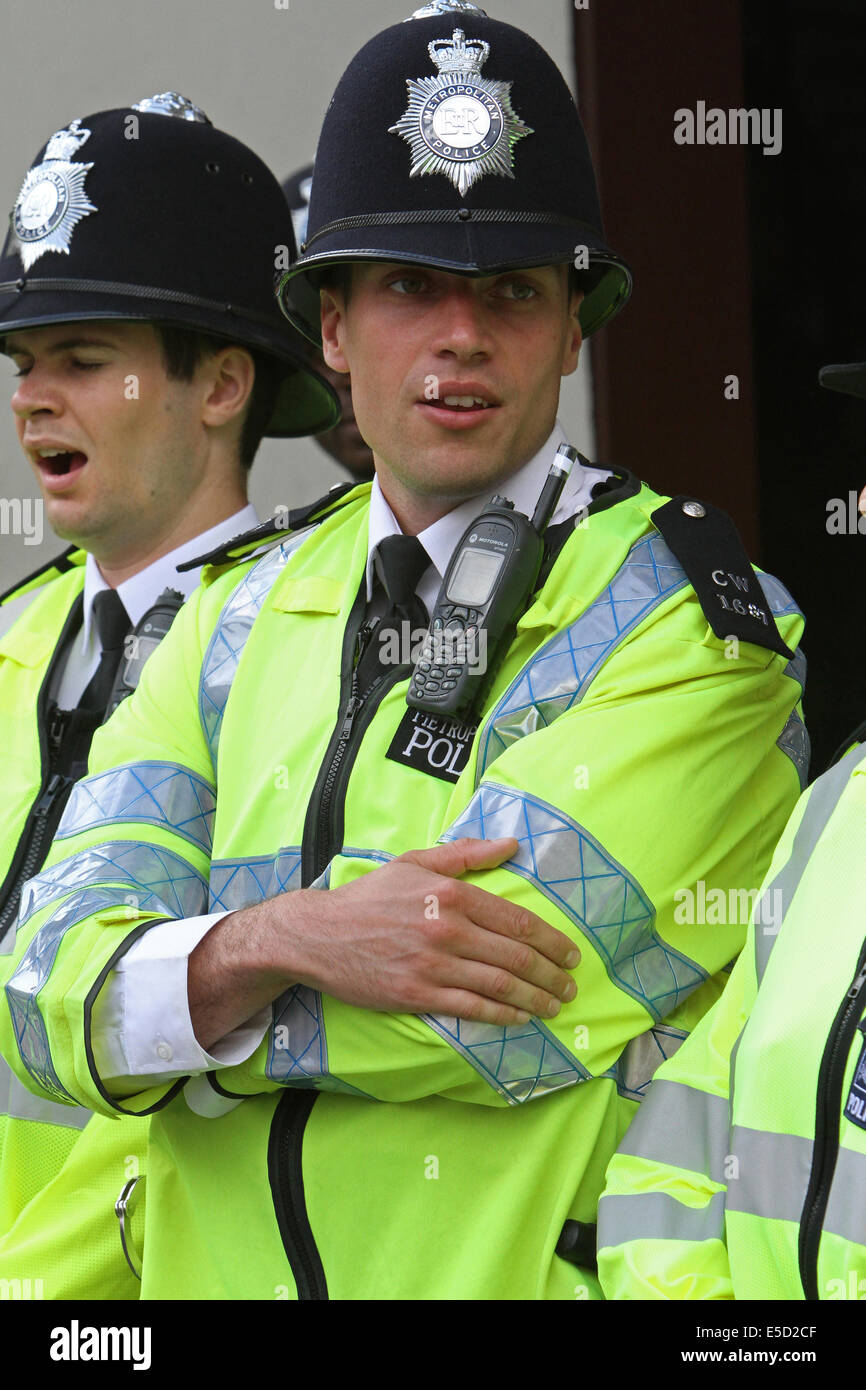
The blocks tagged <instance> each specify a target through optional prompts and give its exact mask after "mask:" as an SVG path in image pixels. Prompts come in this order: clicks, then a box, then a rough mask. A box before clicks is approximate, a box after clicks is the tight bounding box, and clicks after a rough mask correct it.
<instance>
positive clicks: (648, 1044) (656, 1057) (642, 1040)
mask: <svg viewBox="0 0 866 1390" xmlns="http://www.w3.org/2000/svg"><path fill="white" fill-rule="evenodd" d="M687 1037H688V1033H685V1032H684V1031H683V1030H682V1028H671V1027H670V1026H669V1025H668V1024H667V1023H657V1024H656V1026H655V1028H648V1029H647V1031H646V1032H645V1033H641V1034H640V1035H639V1036H638V1037H636V1038H632V1040H631V1042H630V1043H626V1046H625V1047H624V1048H623V1050H622V1052H621V1053H620V1056H619V1060H618V1061H617V1062H616V1063H615V1064H614V1066H612V1067H611V1068H610V1071H609V1072H605V1076H611V1077H612V1078H613V1079H614V1081H616V1089H617V1090H618V1091H619V1094H620V1095H621V1096H625V1098H626V1099H627V1100H638V1101H642V1100H643V1099H644V1096H645V1095H646V1094H647V1092H648V1090H649V1088H650V1082H651V1081H652V1079H653V1077H654V1076H655V1074H656V1072H657V1071H658V1069H659V1067H660V1066H661V1064H662V1062H666V1061H667V1059H668V1057H673V1055H674V1053H675V1052H676V1051H677V1049H678V1048H680V1047H681V1046H682V1044H683V1043H684V1042H685V1040H686V1038H687Z"/></svg>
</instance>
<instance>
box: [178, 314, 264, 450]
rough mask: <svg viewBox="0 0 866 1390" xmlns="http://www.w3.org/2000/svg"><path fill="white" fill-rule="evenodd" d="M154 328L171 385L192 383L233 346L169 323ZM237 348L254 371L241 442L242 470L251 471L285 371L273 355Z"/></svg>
mask: <svg viewBox="0 0 866 1390" xmlns="http://www.w3.org/2000/svg"><path fill="white" fill-rule="evenodd" d="M154 326H155V328H156V331H157V333H158V334H159V338H160V342H161V344H162V360H163V364H164V366H165V372H166V376H167V377H168V378H169V380H171V381H192V379H193V377H194V376H195V373H196V369H197V368H198V366H199V364H200V363H201V362H204V361H206V360H207V358H209V357H214V356H215V355H216V353H218V352H220V351H222V349H223V348H225V347H231V346H233V344H232V343H231V342H230V340H229V339H227V338H218V337H217V336H216V335H215V334H213V333H201V332H199V331H198V329H194V328H179V327H177V326H176V325H175V324H168V323H158V324H155V325H154ZM237 346H238V347H243V348H246V351H247V352H248V353H249V354H250V356H251V357H252V359H253V366H254V367H255V380H254V382H253V389H252V392H251V394H250V399H249V404H248V405H247V412H246V415H245V416H244V422H243V426H242V428H241V439H240V461H241V466H242V467H243V468H247V469H248V468H251V467H252V463H253V459H254V458H255V456H256V451H257V449H258V447H259V445H260V444H261V442H262V435H263V434H264V432H265V430H266V429H267V427H268V421H269V420H270V418H271V416H272V415H273V413H274V407H275V405H276V402H277V394H278V392H279V389H280V383H281V381H282V379H283V376H284V375H285V371H286V369H285V367H284V366H283V365H282V363H280V362H278V361H277V359H276V358H275V357H271V355H270V353H267V352H260V351H259V350H258V349H257V348H252V347H249V346H248V345H247V344H246V343H239V344H237Z"/></svg>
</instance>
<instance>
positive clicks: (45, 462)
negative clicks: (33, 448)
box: [37, 449, 87, 478]
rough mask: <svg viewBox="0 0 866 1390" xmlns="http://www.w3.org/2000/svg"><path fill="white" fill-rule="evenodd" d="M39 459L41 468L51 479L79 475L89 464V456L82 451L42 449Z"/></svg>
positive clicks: (38, 455)
mask: <svg viewBox="0 0 866 1390" xmlns="http://www.w3.org/2000/svg"><path fill="white" fill-rule="evenodd" d="M37 458H38V461H39V466H40V468H41V469H42V470H43V472H45V473H47V474H48V476H49V477H50V478H66V477H68V476H69V474H70V473H77V472H78V470H79V469H80V468H83V467H84V465H85V464H86V462H87V455H86V454H83V453H82V452H81V451H80V449H73V450H66V449H40V450H39V452H38V454H37Z"/></svg>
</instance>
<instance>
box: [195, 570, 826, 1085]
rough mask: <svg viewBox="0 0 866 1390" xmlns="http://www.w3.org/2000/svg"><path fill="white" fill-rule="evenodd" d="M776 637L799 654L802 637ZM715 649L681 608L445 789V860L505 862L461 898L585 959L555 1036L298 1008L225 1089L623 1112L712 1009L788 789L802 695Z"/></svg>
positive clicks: (344, 868)
mask: <svg viewBox="0 0 866 1390" xmlns="http://www.w3.org/2000/svg"><path fill="white" fill-rule="evenodd" d="M781 626H782V628H783V632H784V633H785V636H786V640H787V641H788V642H789V643H791V645H792V646H793V645H796V640H797V636H798V634H799V630H800V620H799V616H797V617H790V616H789V617H788V618H787V619H785V620H783V621H782V623H781ZM725 647H726V644H725V643H724V642H723V641H720V640H719V639H717V638H716V637H714V636H713V634H712V633H711V632H710V631H709V629H708V628H707V625H706V621H705V619H704V616H703V613H702V611H701V608H700V605H699V604H698V602H697V600H696V599H695V597H694V594H693V592H692V591H691V590H690V589H686V590H685V591H683V592H682V593H681V594H679V595H677V596H675V598H674V600H673V601H672V602H669V603H668V604H666V605H665V606H664V607H662V608H660V609H659V610H657V611H656V613H655V614H654V615H653V617H652V619H651V620H650V621H648V622H646V623H645V624H643V625H642V626H641V627H639V628H638V629H637V630H636V631H635V633H634V635H633V637H632V638H631V639H630V640H628V641H626V642H625V643H623V644H622V645H621V646H620V647H619V648H618V649H617V651H616V653H615V655H614V656H613V657H611V659H610V660H609V661H608V663H607V665H606V666H604V667H603V669H602V671H601V672H600V674H599V675H598V676H597V677H596V678H595V680H594V681H593V682H592V684H591V686H590V688H589V693H588V695H587V697H586V698H585V699H584V701H583V702H582V703H581V704H579V705H577V706H575V707H573V708H572V709H570V710H569V711H568V712H566V713H563V714H561V715H560V716H559V717H558V718H555V719H553V720H552V722H550V723H549V724H548V725H547V726H546V727H544V726H542V727H539V728H537V729H536V730H535V731H534V732H532V733H529V734H526V735H525V736H523V737H520V738H518V739H516V740H515V741H514V742H512V743H511V744H510V745H509V746H508V747H506V748H505V749H504V750H502V751H501V752H499V753H498V756H496V757H494V758H493V759H492V761H490V763H489V765H488V766H487V767H486V768H485V769H484V771H483V775H482V774H481V773H480V772H479V770H478V769H467V771H466V773H465V774H464V776H463V778H462V779H461V781H460V782H459V783H458V784H457V785H456V786H455V791H454V795H453V798H452V801H451V805H450V807H449V813H448V816H447V819H446V821H445V823H444V824H443V826H442V829H441V834H440V836H439V838H440V839H452V838H456V837H459V836H463V835H476V836H486V837H491V838H492V837H496V836H501V835H514V836H516V837H517V839H518V841H519V845H520V847H519V850H518V853H517V854H516V855H515V857H514V858H513V859H511V860H509V861H508V862H507V863H506V864H504V865H502V866H501V867H499V868H496V869H490V870H485V871H483V872H478V873H475V874H472V875H470V876H469V878H470V879H471V881H473V882H475V883H477V884H478V885H479V886H480V887H482V888H484V889H486V890H487V891H489V892H491V893H494V894H497V895H499V896H500V897H502V898H504V899H507V900H508V901H509V902H511V903H515V904H519V905H521V906H523V907H526V908H529V909H531V910H532V911H533V912H535V913H537V914H538V915H539V916H541V917H544V918H545V919H546V920H547V921H549V922H550V923H551V924H552V925H554V926H555V927H558V928H559V929H560V930H561V931H563V932H564V933H566V934H567V935H570V936H571V937H572V938H573V939H574V940H575V942H576V943H577V944H578V945H579V947H580V949H581V952H582V959H581V962H580V964H579V965H578V967H577V970H576V972H575V979H576V982H577V986H578V993H577V996H576V998H575V1000H574V1001H572V1002H571V1003H570V1004H567V1005H563V1007H562V1009H561V1011H560V1013H559V1014H558V1015H557V1016H556V1018H555V1019H553V1020H551V1021H541V1020H531V1021H530V1022H529V1023H527V1024H525V1025H519V1026H511V1027H505V1028H503V1027H496V1026H492V1025H483V1024H473V1023H466V1022H463V1021H458V1020H455V1019H453V1018H446V1017H434V1016H432V1015H427V1016H411V1017H410V1016H404V1015H400V1016H397V1015H389V1014H383V1013H377V1012H373V1011H367V1010H359V1009H356V1008H352V1007H351V1006H349V1005H346V1004H343V1003H341V1002H340V1001H339V1000H336V999H333V998H329V997H321V996H319V995H317V994H314V992H313V991H311V990H307V989H303V988H296V989H295V990H292V991H289V992H288V994H286V995H285V996H283V998H282V999H281V1000H279V1001H277V1004H276V1006H275V1011H274V1027H273V1028H272V1029H271V1030H270V1031H269V1034H268V1036H267V1037H266V1039H265V1041H264V1043H263V1044H262V1046H261V1048H260V1049H259V1051H258V1052H257V1053H256V1054H254V1055H253V1057H252V1058H250V1059H249V1060H248V1061H247V1062H246V1063H243V1064H241V1065H240V1066H239V1067H238V1068H237V1069H233V1070H232V1071H229V1072H222V1073H221V1075H220V1084H221V1085H222V1086H224V1087H225V1088H226V1089H228V1090H230V1091H233V1092H238V1093H244V1092H245V1091H246V1090H248V1089H260V1088H261V1085H262V1082H263V1081H265V1080H267V1079H270V1080H277V1081H279V1082H280V1084H306V1085H309V1084H311V1082H313V1083H314V1084H317V1085H320V1086H322V1087H325V1088H336V1089H345V1088H346V1087H351V1088H352V1090H353V1091H355V1093H358V1092H360V1093H362V1094H364V1095H368V1096H372V1097H374V1098H376V1099H381V1100H389V1101H402V1100H410V1099H415V1098H417V1097H420V1096H426V1095H432V1094H439V1095H444V1096H447V1097H449V1098H450V1099H454V1100H465V1101H470V1102H479V1103H482V1104H494V1105H497V1104H512V1105H513V1104H520V1103H522V1102H524V1101H527V1100H530V1099H536V1098H539V1097H542V1096H544V1095H546V1094H548V1093H550V1092H553V1091H556V1090H559V1089H560V1088H562V1087H564V1086H569V1085H573V1084H579V1083H582V1082H585V1081H588V1080H591V1079H593V1078H596V1077H602V1076H607V1077H612V1078H613V1079H615V1080H616V1081H617V1084H618V1085H619V1086H620V1088H621V1090H623V1092H624V1093H625V1094H628V1095H631V1096H632V1097H633V1098H636V1097H638V1096H639V1095H640V1094H641V1093H642V1089H643V1087H644V1086H645V1084H646V1080H647V1078H648V1075H649V1074H651V1071H652V1069H653V1068H654V1067H655V1066H656V1065H657V1064H658V1062H659V1060H660V1059H661V1058H662V1057H664V1056H666V1055H669V1053H670V1052H671V1051H672V1050H673V1049H674V1047H675V1046H677V1045H678V1044H679V1042H680V1041H681V1040H682V1038H683V1037H684V1036H685V1034H686V1033H687V1032H688V1031H689V1030H690V1028H691V1026H692V1025H693V1023H694V1021H695V1020H696V1019H697V1018H698V1017H700V1016H701V1014H702V1013H703V1012H704V1011H705V1010H706V1009H707V1008H708V1007H709V1004H710V1003H712V1002H713V999H714V998H715V997H716V996H717V994H718V990H719V978H718V977H719V976H720V974H721V972H722V971H723V970H724V968H725V967H726V966H727V965H728V964H729V963H730V961H731V960H732V958H733V957H735V956H736V955H737V953H738V952H739V950H740V949H741V947H742V944H743V940H744V938H745V931H746V924H747V921H748V905H749V903H750V901H751V899H752V897H753V896H754V894H755V892H756V889H757V885H758V884H759V883H760V880H761V877H762V875H763V872H764V870H765V868H766V866H767V863H768V862H769V859H770V855H771V853H772V848H773V845H774V843H775V841H776V840H777V839H778V836H779V834H780V833H781V830H782V828H783V826H784V823H785V820H786V818H787V816H788V814H789V812H790V810H791V808H792V807H793V805H794V802H795V800H796V797H797V794H798V790H799V779H798V775H797V772H796V771H795V768H794V765H793V764H792V761H791V760H790V758H789V757H788V756H786V754H785V752H783V751H782V748H781V746H779V744H778V742H777V741H778V740H780V737H781V735H782V733H783V731H784V730H785V729H786V728H788V727H789V725H790V722H791V720H792V718H795V717H796V714H795V706H796V702H797V701H798V698H799V694H800V688H799V685H798V684H797V682H796V681H795V680H793V679H792V678H791V676H790V675H789V674H787V668H786V664H785V661H784V659H783V658H781V657H779V656H774V655H772V654H771V653H770V652H768V651H766V650H764V649H763V648H759V647H756V646H752V645H751V644H742V645H741V647H740V650H739V654H738V657H737V659H734V660H731V659H729V658H728V655H727V654H726V650H725ZM477 743H478V747H479V748H480V749H483V746H484V742H483V738H482V737H481V736H479V739H478V740H477ZM476 781H477V785H476ZM381 860H382V856H381V854H378V853H377V852H376V850H375V849H374V848H371V849H370V851H369V853H368V854H365V852H364V851H363V850H360V851H353V852H352V854H351V856H350V855H340V856H337V857H336V858H335V859H334V860H332V862H331V864H330V866H329V870H328V871H327V872H326V874H325V875H324V877H323V882H322V884H321V885H320V886H322V887H326V886H327V887H330V888H331V889H334V888H336V887H338V886H339V885H340V884H342V883H345V882H347V881H349V880H351V879H354V878H356V877H358V876H359V875H361V874H363V873H367V872H372V871H375V869H376V868H377V867H378V865H379V864H380V863H381ZM698 881H700V882H698ZM732 893H733V899H734V900H735V903H734V910H733V911H732V910H731V902H732V898H731V894H732ZM720 898H723V899H724V907H723V908H720V907H719V905H718V900H719V899H720ZM707 903H709V904H710V907H709V909H708V910H705V909H706V905H707ZM299 1059H300V1060H299ZM636 1068H637V1071H638V1072H639V1073H642V1074H640V1075H637V1076H636V1075H635V1074H634V1073H635V1069H636Z"/></svg>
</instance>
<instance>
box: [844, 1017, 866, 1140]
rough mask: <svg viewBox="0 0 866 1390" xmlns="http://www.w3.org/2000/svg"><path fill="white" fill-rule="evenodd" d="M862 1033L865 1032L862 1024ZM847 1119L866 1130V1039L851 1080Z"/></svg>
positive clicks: (846, 1103)
mask: <svg viewBox="0 0 866 1390" xmlns="http://www.w3.org/2000/svg"><path fill="white" fill-rule="evenodd" d="M860 1032H861V1033H862V1032H864V1025H863V1024H862V1023H861V1024H860ZM845 1119H846V1120H850V1121H851V1123H852V1125H859V1127H860V1129H866V1037H864V1039H863V1046H862V1047H861V1048H860V1056H859V1057H858V1058H857V1066H856V1067H855V1068H854V1076H853V1078H852V1080H851V1090H850V1091H849V1092H848V1099H847V1100H846V1102H845Z"/></svg>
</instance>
